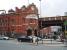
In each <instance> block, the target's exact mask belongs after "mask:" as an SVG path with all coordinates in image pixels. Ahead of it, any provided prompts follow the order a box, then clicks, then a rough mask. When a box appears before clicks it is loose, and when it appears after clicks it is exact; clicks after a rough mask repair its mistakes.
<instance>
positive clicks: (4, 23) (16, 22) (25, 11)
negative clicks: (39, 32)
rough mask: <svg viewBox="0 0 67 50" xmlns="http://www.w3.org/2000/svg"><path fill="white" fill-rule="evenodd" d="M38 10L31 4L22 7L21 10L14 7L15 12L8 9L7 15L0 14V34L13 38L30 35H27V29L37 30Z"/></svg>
mask: <svg viewBox="0 0 67 50" xmlns="http://www.w3.org/2000/svg"><path fill="white" fill-rule="evenodd" d="M37 14H38V9H37V7H36V5H34V4H33V3H32V4H30V5H28V6H27V7H26V6H25V5H23V6H22V7H21V8H18V7H16V8H15V10H13V9H10V10H9V11H8V14H4V13H2V14H0V34H1V35H9V36H11V35H12V36H13V35H15V34H19V35H21V34H22V35H31V34H32V33H31V31H30V33H27V32H28V31H27V30H28V29H32V30H35V29H37V24H38V21H37V16H38V15H37Z"/></svg>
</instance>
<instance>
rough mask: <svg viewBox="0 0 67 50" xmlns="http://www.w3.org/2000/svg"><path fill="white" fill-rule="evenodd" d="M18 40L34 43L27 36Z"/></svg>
mask: <svg viewBox="0 0 67 50" xmlns="http://www.w3.org/2000/svg"><path fill="white" fill-rule="evenodd" d="M17 40H18V41H19V42H31V41H32V39H31V38H29V37H27V36H20V37H18V38H17Z"/></svg>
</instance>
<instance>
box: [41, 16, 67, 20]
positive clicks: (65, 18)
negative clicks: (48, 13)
mask: <svg viewBox="0 0 67 50" xmlns="http://www.w3.org/2000/svg"><path fill="white" fill-rule="evenodd" d="M40 20H41V21H53V20H67V16H58V17H45V18H41V19H40Z"/></svg>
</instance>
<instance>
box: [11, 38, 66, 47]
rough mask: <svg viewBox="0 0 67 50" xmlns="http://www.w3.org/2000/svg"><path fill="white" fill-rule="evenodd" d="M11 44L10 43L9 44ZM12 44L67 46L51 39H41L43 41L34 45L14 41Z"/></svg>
mask: <svg viewBox="0 0 67 50" xmlns="http://www.w3.org/2000/svg"><path fill="white" fill-rule="evenodd" d="M11 41H12V40H11ZM11 43H12V42H11ZM13 43H16V44H26V45H36V46H37V45H44V46H67V44H66V43H64V42H60V41H58V40H53V39H43V41H42V40H41V41H38V44H37V42H36V43H29V42H18V41H17V40H16V39H15V40H13Z"/></svg>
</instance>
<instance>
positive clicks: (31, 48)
mask: <svg viewBox="0 0 67 50" xmlns="http://www.w3.org/2000/svg"><path fill="white" fill-rule="evenodd" d="M0 50H67V47H64V46H46V45H45V44H38V45H35V44H32V43H25V42H22V43H21V42H18V41H16V40H0Z"/></svg>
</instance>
